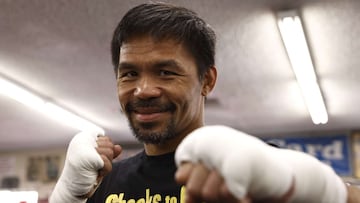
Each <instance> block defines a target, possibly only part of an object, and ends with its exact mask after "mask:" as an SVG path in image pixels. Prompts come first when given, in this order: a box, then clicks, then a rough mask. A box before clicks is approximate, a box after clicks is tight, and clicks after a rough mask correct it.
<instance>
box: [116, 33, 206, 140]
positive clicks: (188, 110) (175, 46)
mask: <svg viewBox="0 0 360 203" xmlns="http://www.w3.org/2000/svg"><path fill="white" fill-rule="evenodd" d="M119 58H120V59H119V70H118V78H117V87H118V96H119V101H120V104H121V107H122V109H123V111H124V112H125V114H126V116H127V118H128V120H129V123H130V127H131V129H132V130H133V132H134V134H135V136H136V137H137V138H138V139H139V140H140V141H142V142H144V143H150V144H161V143H164V142H166V141H167V140H170V139H172V138H173V137H175V136H184V134H185V133H186V134H187V133H189V132H190V131H192V130H193V129H195V128H197V127H199V126H201V125H202V123H203V115H202V114H203V102H204V101H203V100H204V97H203V96H202V95H201V90H202V84H201V82H200V81H199V77H198V73H197V68H196V63H195V59H194V58H193V57H192V56H191V55H190V53H189V52H188V51H187V50H186V49H185V47H184V46H183V45H182V44H181V43H177V42H176V41H174V40H171V39H166V40H161V41H156V42H154V41H153V40H152V38H151V37H136V38H133V39H131V40H128V41H127V42H126V43H123V45H122V46H121V49H120V57H119Z"/></svg>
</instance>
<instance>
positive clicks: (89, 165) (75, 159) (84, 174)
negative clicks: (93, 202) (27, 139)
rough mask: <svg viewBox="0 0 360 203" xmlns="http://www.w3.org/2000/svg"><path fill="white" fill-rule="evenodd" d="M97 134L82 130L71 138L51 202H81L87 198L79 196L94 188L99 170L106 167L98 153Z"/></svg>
mask: <svg viewBox="0 0 360 203" xmlns="http://www.w3.org/2000/svg"><path fill="white" fill-rule="evenodd" d="M96 140H97V134H96V133H89V132H81V133H79V134H77V135H75V137H74V138H73V139H72V140H71V142H70V144H69V147H68V150H67V155H66V160H65V165H64V169H63V171H62V174H61V176H60V178H59V180H58V182H57V183H56V186H55V189H54V191H53V193H52V194H51V196H50V200H49V202H50V203H70V202H71V203H80V202H85V201H86V199H80V198H77V196H78V197H79V196H82V195H85V194H87V193H89V192H90V191H91V190H93V189H94V185H95V184H96V179H97V177H98V170H100V169H102V168H103V167H104V162H103V160H102V158H101V156H100V155H99V154H98V153H97V151H96V149H95V148H96V147H97V143H96Z"/></svg>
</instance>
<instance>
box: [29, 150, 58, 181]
mask: <svg viewBox="0 0 360 203" xmlns="http://www.w3.org/2000/svg"><path fill="white" fill-rule="evenodd" d="M59 173H60V157H59V156H57V155H55V156H30V157H29V158H28V160H27V168H26V178H27V181H29V182H33V181H41V182H44V183H46V182H52V181H56V180H57V178H58V177H59Z"/></svg>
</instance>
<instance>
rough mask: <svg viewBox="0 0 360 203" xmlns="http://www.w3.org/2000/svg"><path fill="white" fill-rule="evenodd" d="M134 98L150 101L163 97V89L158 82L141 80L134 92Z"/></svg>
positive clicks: (147, 79) (146, 79)
mask: <svg viewBox="0 0 360 203" xmlns="http://www.w3.org/2000/svg"><path fill="white" fill-rule="evenodd" d="M134 96H136V97H138V98H140V99H150V98H155V97H160V96H161V89H160V88H159V86H158V84H157V83H156V81H154V80H153V79H151V78H147V77H146V78H145V77H144V78H141V79H140V80H139V81H138V83H137V86H136V89H135V91H134Z"/></svg>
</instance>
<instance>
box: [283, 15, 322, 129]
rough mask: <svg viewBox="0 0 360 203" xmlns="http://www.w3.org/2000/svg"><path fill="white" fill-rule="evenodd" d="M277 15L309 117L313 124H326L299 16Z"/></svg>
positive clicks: (318, 88) (319, 92)
mask: <svg viewBox="0 0 360 203" xmlns="http://www.w3.org/2000/svg"><path fill="white" fill-rule="evenodd" d="M278 17H279V21H278V25H279V30H280V33H281V37H282V39H283V42H284V45H285V48H286V51H287V54H288V56H289V59H290V63H291V66H292V68H293V71H294V73H295V76H296V79H297V81H298V84H299V86H300V89H301V91H302V95H303V98H304V101H305V104H306V106H307V108H308V110H309V113H310V116H311V119H312V121H313V123H314V124H326V123H327V122H328V114H327V111H326V107H325V103H324V99H323V97H322V95H321V90H320V86H319V84H318V82H317V78H316V74H315V70H314V66H313V62H312V60H311V56H310V53H309V48H308V45H307V43H306V38H305V35H304V31H303V27H302V24H301V20H300V17H299V15H298V14H297V12H296V11H285V12H280V13H279V14H278Z"/></svg>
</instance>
